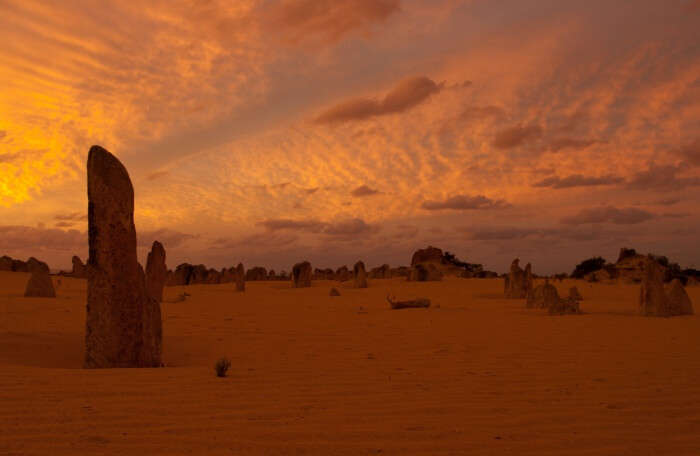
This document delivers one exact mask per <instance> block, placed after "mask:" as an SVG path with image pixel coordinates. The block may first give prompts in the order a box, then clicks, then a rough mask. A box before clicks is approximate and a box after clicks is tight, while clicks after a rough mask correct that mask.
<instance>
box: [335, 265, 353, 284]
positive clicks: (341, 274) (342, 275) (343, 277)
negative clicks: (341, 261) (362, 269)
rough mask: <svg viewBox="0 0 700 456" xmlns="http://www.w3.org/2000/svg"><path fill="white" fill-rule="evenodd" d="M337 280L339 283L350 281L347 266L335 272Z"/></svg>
mask: <svg viewBox="0 0 700 456" xmlns="http://www.w3.org/2000/svg"><path fill="white" fill-rule="evenodd" d="M335 280H337V281H338V282H345V281H347V280H350V270H349V269H348V267H347V266H341V267H339V268H338V269H337V270H336V271H335Z"/></svg>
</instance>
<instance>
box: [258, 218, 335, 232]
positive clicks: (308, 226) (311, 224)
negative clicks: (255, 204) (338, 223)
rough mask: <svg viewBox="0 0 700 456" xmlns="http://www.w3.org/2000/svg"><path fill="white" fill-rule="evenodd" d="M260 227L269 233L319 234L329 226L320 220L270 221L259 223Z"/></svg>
mask: <svg viewBox="0 0 700 456" xmlns="http://www.w3.org/2000/svg"><path fill="white" fill-rule="evenodd" d="M258 225H260V226H262V227H263V228H265V229H266V230H268V231H280V230H291V231H308V232H311V233H318V232H320V231H321V230H323V229H324V228H325V227H326V225H327V224H326V223H323V222H319V221H318V220H290V219H269V220H263V221H262V222H258Z"/></svg>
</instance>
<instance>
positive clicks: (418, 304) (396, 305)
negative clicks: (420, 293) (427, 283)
mask: <svg viewBox="0 0 700 456" xmlns="http://www.w3.org/2000/svg"><path fill="white" fill-rule="evenodd" d="M386 300H387V301H389V305H390V306H391V308H392V309H394V310H398V309H415V308H428V307H430V299H428V298H418V299H412V300H410V301H397V300H396V298H394V297H391V296H387V297H386Z"/></svg>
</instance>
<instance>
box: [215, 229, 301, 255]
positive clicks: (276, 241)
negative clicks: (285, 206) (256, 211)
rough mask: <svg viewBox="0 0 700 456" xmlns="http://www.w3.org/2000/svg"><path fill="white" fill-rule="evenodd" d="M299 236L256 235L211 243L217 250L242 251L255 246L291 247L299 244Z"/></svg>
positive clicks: (219, 239) (283, 234)
mask: <svg viewBox="0 0 700 456" xmlns="http://www.w3.org/2000/svg"><path fill="white" fill-rule="evenodd" d="M298 239H299V238H298V236H296V235H293V234H289V233H271V232H268V231H266V232H264V233H256V234H252V235H249V236H244V237H240V238H236V239H229V238H218V239H214V240H213V241H212V242H211V246H212V248H214V249H216V250H228V249H236V250H239V249H242V248H250V247H251V246H254V247H255V249H265V248H283V247H289V246H290V245H293V244H294V243H296V242H297V240H298Z"/></svg>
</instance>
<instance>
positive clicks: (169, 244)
mask: <svg viewBox="0 0 700 456" xmlns="http://www.w3.org/2000/svg"><path fill="white" fill-rule="evenodd" d="M198 237H199V236H198V235H196V234H187V233H181V232H179V231H175V230H171V229H168V228H161V229H158V230H153V231H139V232H138V233H137V239H138V245H139V246H140V247H147V248H150V247H151V245H152V244H153V241H159V242H160V243H161V244H163V246H164V247H165V249H166V252H167V249H169V248H170V249H172V248H175V247H179V246H180V245H182V244H184V243H185V242H187V241H189V240H190V239H197V238H198Z"/></svg>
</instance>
